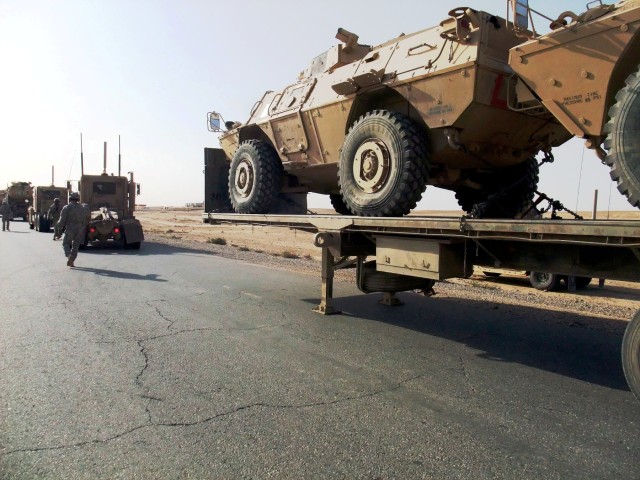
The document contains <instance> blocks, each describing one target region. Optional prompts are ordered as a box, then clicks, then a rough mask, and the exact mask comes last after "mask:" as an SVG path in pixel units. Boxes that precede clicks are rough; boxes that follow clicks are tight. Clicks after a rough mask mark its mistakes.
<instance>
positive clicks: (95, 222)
mask: <svg viewBox="0 0 640 480" xmlns="http://www.w3.org/2000/svg"><path fill="white" fill-rule="evenodd" d="M80 150H81V153H80V160H81V171H82V176H81V178H80V182H79V184H78V190H79V193H80V202H81V203H82V204H84V205H86V206H87V209H88V211H89V212H90V219H89V224H88V227H87V237H86V242H85V246H86V245H88V244H95V243H102V242H108V241H109V242H114V243H115V244H116V245H119V246H121V247H123V248H127V249H133V250H138V249H139V248H140V243H141V242H142V241H143V240H144V233H143V231H142V224H141V223H140V221H139V220H138V219H136V218H135V216H134V212H135V204H136V195H139V194H140V185H139V184H136V182H134V179H133V172H129V177H128V178H127V177H125V176H121V175H120V163H121V162H120V154H119V153H118V175H117V176H114V175H113V174H111V175H109V174H108V173H107V142H104V169H103V172H102V174H100V175H85V174H84V155H83V153H82V146H81V148H80Z"/></svg>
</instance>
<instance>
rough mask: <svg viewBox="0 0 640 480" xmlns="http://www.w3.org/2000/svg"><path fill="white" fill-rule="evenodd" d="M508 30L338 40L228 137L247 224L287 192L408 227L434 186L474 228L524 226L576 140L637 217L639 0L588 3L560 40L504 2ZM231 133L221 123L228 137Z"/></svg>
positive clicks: (471, 17) (215, 120)
mask: <svg viewBox="0 0 640 480" xmlns="http://www.w3.org/2000/svg"><path fill="white" fill-rule="evenodd" d="M508 4H509V7H510V8H509V9H508V12H509V13H508V15H507V18H506V19H505V18H501V17H499V16H496V15H494V14H492V13H487V12H483V11H478V10H475V9H472V8H467V7H460V8H455V9H453V10H451V11H450V12H449V17H448V18H446V19H444V20H443V21H442V22H440V24H439V25H437V26H435V27H432V28H427V29H425V30H421V31H419V32H415V33H411V34H406V35H404V34H403V35H401V36H399V37H397V38H394V39H391V40H388V41H386V42H384V43H382V44H380V45H377V46H369V45H364V44H361V43H359V42H358V35H356V34H354V33H351V32H349V31H347V30H344V29H339V30H338V34H337V35H336V38H337V39H338V40H340V41H341V42H342V43H341V44H338V45H335V46H333V47H331V48H330V49H329V50H327V51H326V52H324V53H322V54H321V55H318V56H317V57H316V58H314V59H313V60H312V61H311V63H310V64H309V66H308V67H307V68H306V69H305V70H304V71H303V72H302V73H301V74H300V75H299V78H298V80H297V81H296V82H295V83H293V84H292V85H289V86H287V87H286V88H284V89H281V90H277V91H268V92H266V93H265V94H264V95H263V96H262V98H261V99H259V100H258V101H257V102H256V104H255V105H254V107H253V108H252V109H251V112H250V115H249V119H248V120H247V121H246V122H245V123H244V124H242V123H239V122H234V121H230V122H224V123H223V118H222V116H221V115H220V114H218V113H217V112H210V113H209V129H210V130H212V131H218V132H220V131H222V132H223V133H222V134H221V136H220V139H219V140H220V145H221V147H222V150H223V152H224V156H225V158H226V162H227V164H228V166H229V177H228V189H229V196H230V201H231V204H232V206H233V209H234V210H235V211H236V212H238V213H269V212H270V211H271V208H272V205H273V203H274V199H276V198H277V196H278V195H279V194H281V193H287V192H301V191H304V192H316V193H321V194H327V195H329V196H330V197H331V201H332V203H333V205H334V207H335V209H336V210H337V211H338V212H339V213H343V214H355V215H361V216H402V215H404V214H407V213H408V212H409V211H410V210H411V209H413V208H414V207H415V205H416V203H417V202H418V201H419V200H420V199H421V196H422V193H423V192H424V190H425V188H426V186H427V185H433V186H436V187H441V188H445V189H449V190H452V191H454V192H455V195H456V198H457V200H458V202H459V204H460V206H461V207H462V208H463V210H465V211H466V212H468V213H469V214H470V215H471V216H475V217H494V218H513V217H514V216H516V215H518V214H519V213H520V212H521V211H523V210H524V209H526V208H528V206H529V205H530V203H531V201H532V198H533V197H534V194H535V192H536V189H537V183H538V174H539V161H538V160H537V159H536V157H538V158H540V162H548V161H551V160H553V156H552V149H553V148H554V147H557V146H559V145H561V144H563V143H565V142H566V141H568V140H569V139H571V138H573V137H579V138H582V139H584V140H585V142H586V146H587V147H588V148H590V149H593V150H594V152H595V153H596V154H597V156H598V157H599V158H600V160H602V161H603V162H605V163H606V164H608V165H609V166H610V167H611V177H612V179H613V180H615V181H616V182H617V185H618V189H619V190H620V192H621V193H622V194H624V195H626V197H627V198H628V200H629V202H630V203H631V204H632V205H634V206H636V207H640V159H639V158H638V156H639V154H640V148H638V147H639V141H640V140H639V138H640V136H639V135H638V124H640V88H639V87H640V72H638V64H639V63H640V38H639V36H638V31H639V28H640V2H639V1H638V0H626V1H621V2H619V3H617V4H615V5H606V4H602V3H600V2H591V3H590V4H589V5H590V6H591V8H588V10H586V11H585V12H583V13H580V14H575V13H573V12H569V11H567V12H563V13H561V14H560V15H559V16H558V17H556V18H549V17H544V16H542V17H543V19H545V20H543V21H545V22H546V21H549V22H550V28H551V30H550V32H549V33H546V34H540V33H538V32H537V31H536V29H535V25H534V19H536V20H539V18H540V14H539V13H538V12H535V11H534V10H532V9H531V8H529V6H528V3H527V2H526V1H525V0H508ZM223 125H224V126H223Z"/></svg>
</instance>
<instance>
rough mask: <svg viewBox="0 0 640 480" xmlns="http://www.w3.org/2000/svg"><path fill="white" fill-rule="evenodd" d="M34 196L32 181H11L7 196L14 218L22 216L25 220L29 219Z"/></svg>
mask: <svg viewBox="0 0 640 480" xmlns="http://www.w3.org/2000/svg"><path fill="white" fill-rule="evenodd" d="M32 196H33V187H32V186H31V182H11V185H9V186H8V187H7V190H6V193H5V197H6V198H7V200H8V202H9V205H10V206H11V210H12V211H13V218H14V219H16V218H18V217H20V218H22V220H24V221H25V222H26V221H28V220H29V207H31V200H32Z"/></svg>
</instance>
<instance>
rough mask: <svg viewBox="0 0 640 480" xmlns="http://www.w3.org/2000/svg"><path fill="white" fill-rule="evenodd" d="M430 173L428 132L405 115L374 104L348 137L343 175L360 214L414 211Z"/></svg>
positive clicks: (351, 204)
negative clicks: (426, 134)
mask: <svg viewBox="0 0 640 480" xmlns="http://www.w3.org/2000/svg"><path fill="white" fill-rule="evenodd" d="M428 174H429V153H428V149H427V143H426V138H425V135H424V133H423V132H421V131H420V129H419V128H418V127H417V126H416V125H415V124H414V123H413V122H412V121H411V119H410V118H409V117H407V116H405V115H402V114H400V113H396V112H389V111H386V110H374V111H372V112H369V113H366V114H365V115H363V116H362V117H360V118H359V119H358V120H357V121H356V122H355V123H354V124H353V126H352V127H351V128H350V129H349V133H348V134H347V138H346V139H345V142H344V146H343V148H342V152H341V154H340V163H339V164H338V181H339V184H340V192H341V193H342V198H343V199H344V202H345V204H346V206H347V207H348V208H349V210H350V211H351V212H353V214H355V215H363V216H368V217H392V216H402V215H405V214H407V213H409V212H410V211H411V210H412V209H413V208H414V207H415V206H416V203H417V202H418V201H419V200H420V198H422V193H423V192H424V190H425V188H426V185H427V177H428Z"/></svg>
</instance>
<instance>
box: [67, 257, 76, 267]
mask: <svg viewBox="0 0 640 480" xmlns="http://www.w3.org/2000/svg"><path fill="white" fill-rule="evenodd" d="M75 259H76V258H75V257H74V256H72V255H70V256H69V258H68V259H67V267H75V265H74V264H73V261H74V260H75Z"/></svg>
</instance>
